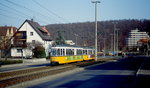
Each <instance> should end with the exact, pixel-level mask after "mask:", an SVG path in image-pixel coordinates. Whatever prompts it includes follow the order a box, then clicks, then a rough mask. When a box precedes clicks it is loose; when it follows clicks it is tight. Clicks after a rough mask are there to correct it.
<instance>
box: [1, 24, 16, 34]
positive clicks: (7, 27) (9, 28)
mask: <svg viewBox="0 0 150 88" xmlns="http://www.w3.org/2000/svg"><path fill="white" fill-rule="evenodd" d="M11 28H13V34H14V33H15V32H16V30H17V28H16V27H11V26H0V36H6V33H7V30H8V31H9V34H11Z"/></svg>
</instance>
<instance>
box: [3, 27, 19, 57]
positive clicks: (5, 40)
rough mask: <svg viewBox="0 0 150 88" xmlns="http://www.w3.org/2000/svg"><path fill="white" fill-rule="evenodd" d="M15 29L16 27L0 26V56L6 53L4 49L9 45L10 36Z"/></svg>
mask: <svg viewBox="0 0 150 88" xmlns="http://www.w3.org/2000/svg"><path fill="white" fill-rule="evenodd" d="M16 30H17V28H16V27H12V26H0V57H1V56H4V55H6V53H8V52H6V51H7V50H8V48H9V47H10V45H11V42H10V38H11V37H12V36H13V35H14V33H15V32H16ZM8 54H9V53H8Z"/></svg>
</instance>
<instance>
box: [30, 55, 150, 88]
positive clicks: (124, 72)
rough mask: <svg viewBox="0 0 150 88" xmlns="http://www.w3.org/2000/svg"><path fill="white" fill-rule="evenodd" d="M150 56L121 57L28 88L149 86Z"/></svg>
mask: <svg viewBox="0 0 150 88" xmlns="http://www.w3.org/2000/svg"><path fill="white" fill-rule="evenodd" d="M149 70H150V60H149V57H133V58H125V59H120V60H118V61H116V62H115V61H112V62H107V63H105V64H99V65H95V66H91V67H87V68H85V70H83V71H81V72H78V73H74V74H71V75H67V76H64V77H61V78H56V79H53V80H51V79H49V80H48V81H46V82H43V83H40V84H35V85H32V86H29V87H28V88H149V87H150V86H149V84H148V82H149V81H150V73H149V72H150V71H149Z"/></svg>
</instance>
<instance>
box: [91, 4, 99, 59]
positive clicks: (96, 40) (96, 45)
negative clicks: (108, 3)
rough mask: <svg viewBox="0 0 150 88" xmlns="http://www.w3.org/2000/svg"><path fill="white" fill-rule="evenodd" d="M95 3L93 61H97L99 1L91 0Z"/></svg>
mask: <svg viewBox="0 0 150 88" xmlns="http://www.w3.org/2000/svg"><path fill="white" fill-rule="evenodd" d="M92 3H94V4H95V61H97V4H98V3H100V1H92Z"/></svg>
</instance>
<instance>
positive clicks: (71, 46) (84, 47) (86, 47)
mask: <svg viewBox="0 0 150 88" xmlns="http://www.w3.org/2000/svg"><path fill="white" fill-rule="evenodd" d="M53 47H63V48H64V47H70V48H83V49H94V48H93V47H89V46H76V45H56V46H53Z"/></svg>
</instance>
